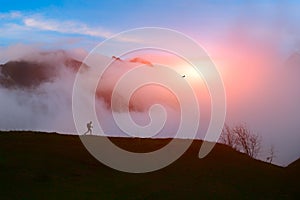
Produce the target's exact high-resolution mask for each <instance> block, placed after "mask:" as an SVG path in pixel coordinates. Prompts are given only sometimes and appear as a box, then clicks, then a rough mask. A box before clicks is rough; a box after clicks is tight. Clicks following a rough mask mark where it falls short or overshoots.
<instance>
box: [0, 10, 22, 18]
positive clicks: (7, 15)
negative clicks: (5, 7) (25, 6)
mask: <svg viewBox="0 0 300 200" xmlns="http://www.w3.org/2000/svg"><path fill="white" fill-rule="evenodd" d="M21 16H22V13H21V12H19V11H11V12H8V13H0V19H16V18H20V17H21Z"/></svg>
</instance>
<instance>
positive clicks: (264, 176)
mask: <svg viewBox="0 0 300 200" xmlns="http://www.w3.org/2000/svg"><path fill="white" fill-rule="evenodd" d="M0 141H1V144H0V199H300V184H299V178H300V173H299V172H300V165H299V164H300V162H299V160H298V161H296V162H294V163H292V164H291V165H290V166H288V167H286V168H281V167H278V166H274V165H271V164H267V163H263V162H261V161H257V160H253V159H250V158H249V157H247V156H246V155H244V154H241V153H238V152H235V151H233V150H232V149H230V148H228V147H226V146H224V145H216V146H215V148H214V149H213V151H212V152H211V153H210V154H209V155H208V156H207V157H205V158H204V159H198V157H197V153H198V150H199V148H200V145H201V141H194V142H193V144H192V146H191V147H190V149H189V150H188V151H187V152H186V153H185V154H184V156H182V157H181V158H180V159H179V160H177V161H176V162H175V163H173V164H172V165H170V166H168V167H166V168H164V169H162V170H160V171H156V172H151V173H146V174H129V173H123V172H119V171H115V170H113V169H111V168H109V167H106V166H105V165H103V164H101V163H99V162H98V161H97V160H95V159H94V158H93V157H92V156H91V155H90V154H89V153H88V152H87V151H86V150H85V148H84V147H83V145H82V143H81V141H80V139H79V138H78V137H77V136H66V135H58V134H50V133H47V134H46V133H32V132H2V133H0ZM113 142H115V143H116V144H118V145H119V146H122V147H123V148H126V149H131V150H133V151H137V152H139V151H145V149H147V150H153V149H157V148H160V147H161V146H163V145H164V144H166V143H167V142H168V140H163V139H160V140H158V139H157V140H153V139H124V138H114V139H113Z"/></svg>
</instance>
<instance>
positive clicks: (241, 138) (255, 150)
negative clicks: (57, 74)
mask: <svg viewBox="0 0 300 200" xmlns="http://www.w3.org/2000/svg"><path fill="white" fill-rule="evenodd" d="M233 132H234V133H235V134H236V136H237V143H238V146H239V147H240V151H242V152H244V153H246V154H247V155H248V156H250V157H251V158H256V157H257V156H258V154H259V151H260V148H261V137H260V136H259V135H258V134H254V133H252V132H251V131H250V130H249V129H248V128H247V127H246V126H245V125H238V126H236V127H235V128H233Z"/></svg>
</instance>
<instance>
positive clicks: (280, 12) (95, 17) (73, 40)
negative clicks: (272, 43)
mask: <svg viewBox="0 0 300 200" xmlns="http://www.w3.org/2000/svg"><path fill="white" fill-rule="evenodd" d="M274 2H275V3H274ZM276 2H277V1H258V2H254V1H252V2H251V3H245V1H230V3H228V1H202V2H201V1H117V0H112V1H84V0H75V1H74V0H73V1H72V0H65V1H8V0H4V1H1V8H0V37H1V41H0V46H8V45H11V44H15V43H24V44H28V43H29V44H31V43H39V44H44V45H46V46H47V45H50V46H51V45H52V46H55V44H60V45H61V48H72V47H79V46H81V47H82V48H86V49H90V48H92V47H93V46H94V45H95V44H96V43H97V42H100V41H102V40H104V39H105V38H108V37H110V36H112V35H113V34H116V33H118V32H120V31H124V30H128V29H132V28H137V27H144V26H156V27H164V28H171V29H175V30H178V31H180V32H183V33H185V34H188V35H189V36H191V37H194V38H196V39H199V38H200V39H204V40H205V39H207V38H209V40H213V39H218V38H220V37H222V35H223V34H224V33H225V32H227V31H228V30H230V29H232V27H234V26H236V25H237V24H240V23H244V24H245V25H246V26H247V25H248V24H249V25H251V24H253V23H255V24H260V25H261V26H267V27H269V26H272V24H274V23H275V22H276V23H277V22H278V23H280V21H281V20H282V21H283V22H282V23H285V24H286V25H287V26H289V27H293V26H295V24H296V23H297V22H298V21H300V17H299V14H298V13H299V12H298V10H299V9H298V8H299V7H300V6H299V3H297V1H295V2H293V1H290V2H287V1H285V3H280V1H278V2H277V3H276ZM286 21H287V22H288V24H287V23H286ZM271 28H273V29H274V27H271ZM297 31H298V30H297Z"/></svg>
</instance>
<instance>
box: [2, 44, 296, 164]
mask: <svg viewBox="0 0 300 200" xmlns="http://www.w3.org/2000/svg"><path fill="white" fill-rule="evenodd" d="M243 47H244V46H238V47H236V48H238V49H242V48H243ZM232 48H234V47H232ZM247 49H250V48H247ZM216 52H217V51H216ZM0 55H1V57H0V61H1V63H2V64H4V63H6V62H8V61H18V60H19V61H20V60H22V61H27V62H36V63H40V64H41V66H43V67H47V68H51V70H56V72H57V73H55V75H53V76H52V77H49V79H47V80H45V81H42V82H40V83H38V84H36V85H35V86H31V87H26V86H22V85H16V84H15V83H14V82H13V81H11V80H8V79H9V77H8V76H7V75H4V74H3V69H2V71H1V75H0V80H1V81H0V84H1V85H0V98H1V105H0V113H1V116H0V128H1V129H2V130H37V131H48V132H53V131H56V132H60V133H67V134H78V133H76V130H75V126H74V122H73V115H72V89H73V83H74V79H75V75H76V72H77V70H78V66H77V65H78V63H77V64H74V63H73V62H71V64H70V62H66V61H67V60H69V61H70V59H71V60H75V61H77V60H82V59H83V58H84V56H85V55H86V52H84V51H78V50H74V51H72V50H70V51H44V50H41V48H40V47H37V46H25V45H16V46H11V47H8V48H3V49H1V52H0ZM274 55H275V54H268V55H262V54H261V52H260V51H259V52H256V53H255V52H253V51H250V50H249V51H247V52H239V55H238V58H240V60H236V59H234V58H236V55H234V56H232V55H228V54H226V55H224V57H226V58H227V59H226V60H225V59H217V60H216V63H217V65H218V66H219V70H220V72H221V74H222V76H223V79H224V85H225V88H226V94H227V119H226V123H228V124H229V125H231V126H234V125H235V124H239V123H246V124H247V126H248V127H249V129H251V130H252V131H254V132H256V133H258V134H260V135H261V136H262V139H263V151H262V154H261V156H260V157H261V159H263V158H264V157H265V156H266V155H267V151H268V148H270V146H271V145H274V147H275V151H276V156H277V157H276V163H277V164H281V165H286V164H288V163H290V162H291V161H293V160H295V159H297V158H298V157H299V156H300V149H299V143H300V133H299V130H300V124H299V119H300V106H299V100H300V90H299V88H298V85H299V82H300V81H299V80H300V79H299V77H298V76H299V74H300V68H299V67H300V66H299V63H300V62H299V58H298V57H297V56H294V57H293V59H289V57H287V58H286V60H284V59H281V57H275V58H274V59H271V58H273V56H274ZM103 59H112V58H109V57H105V56H103ZM250 59H251V62H249V60H250ZM112 60H113V59H112ZM136 61H141V62H136ZM75 63H76V62H75ZM140 64H144V65H148V67H153V66H152V65H151V64H150V63H149V61H147V60H145V59H143V58H134V59H131V62H130V59H129V61H126V60H116V59H115V61H114V62H113V64H112V68H110V69H109V70H108V71H107V72H106V73H105V75H104V76H103V77H102V79H101V80H100V84H99V86H98V89H97V94H96V110H97V114H98V119H99V121H101V125H102V126H103V127H102V128H103V129H104V131H105V133H106V134H107V135H112V136H128V135H126V134H124V133H123V132H122V131H121V130H120V129H119V128H118V127H117V126H116V124H115V122H114V120H113V117H112V111H111V110H112V108H111V106H110V101H111V92H112V90H113V87H114V84H115V83H116V81H117V80H118V79H119V78H120V76H121V75H122V74H124V73H125V72H127V71H128V70H130V69H132V68H134V67H137V66H139V65H140ZM241 66H243V67H241ZM20 67H22V66H20ZM85 67H86V72H85V73H86V79H87V86H88V84H89V81H90V80H93V79H96V78H97V77H95V76H94V75H93V74H91V73H90V72H89V66H85ZM2 68H3V67H2ZM27 78H32V76H29V77H27ZM7 82H8V83H9V84H4V83H7ZM82 95H83V96H90V95H93V94H92V92H91V91H89V90H86V91H83V94H82ZM118 103H119V106H118V107H117V108H115V109H113V110H114V112H116V113H118V114H119V115H122V114H123V112H124V110H126V109H124V106H127V104H126V103H125V102H122V98H120V101H119V102H118ZM155 103H158V104H162V105H163V106H164V107H165V110H166V113H167V115H168V118H167V121H166V125H165V127H164V128H163V129H162V130H161V131H160V132H159V133H158V134H157V135H156V137H174V133H175V132H176V130H177V128H178V123H179V120H180V110H179V104H178V101H177V100H176V98H175V96H174V95H172V94H171V92H170V91H167V90H165V89H163V88H161V87H159V86H147V87H145V88H141V89H140V90H138V91H137V92H136V94H135V95H134V96H133V97H132V99H131V100H130V103H129V110H130V112H131V114H132V118H133V119H134V120H135V122H136V123H138V124H140V125H146V124H147V123H149V115H148V109H149V108H150V107H151V105H153V104H155ZM203 105H204V106H205V105H207V104H206V103H204V104H202V105H201V104H200V107H201V106H202V108H203ZM82 109H83V112H84V108H82ZM205 109H208V108H204V110H205ZM204 113H206V114H204V117H203V118H202V120H203V121H202V122H200V124H201V123H203V124H201V130H200V131H199V133H198V135H197V137H198V138H203V136H204V133H205V129H206V127H207V122H206V121H207V119H208V117H209V115H207V110H206V111H204ZM82 128H83V130H85V128H86V127H85V124H82ZM79 134H81V133H79Z"/></svg>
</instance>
